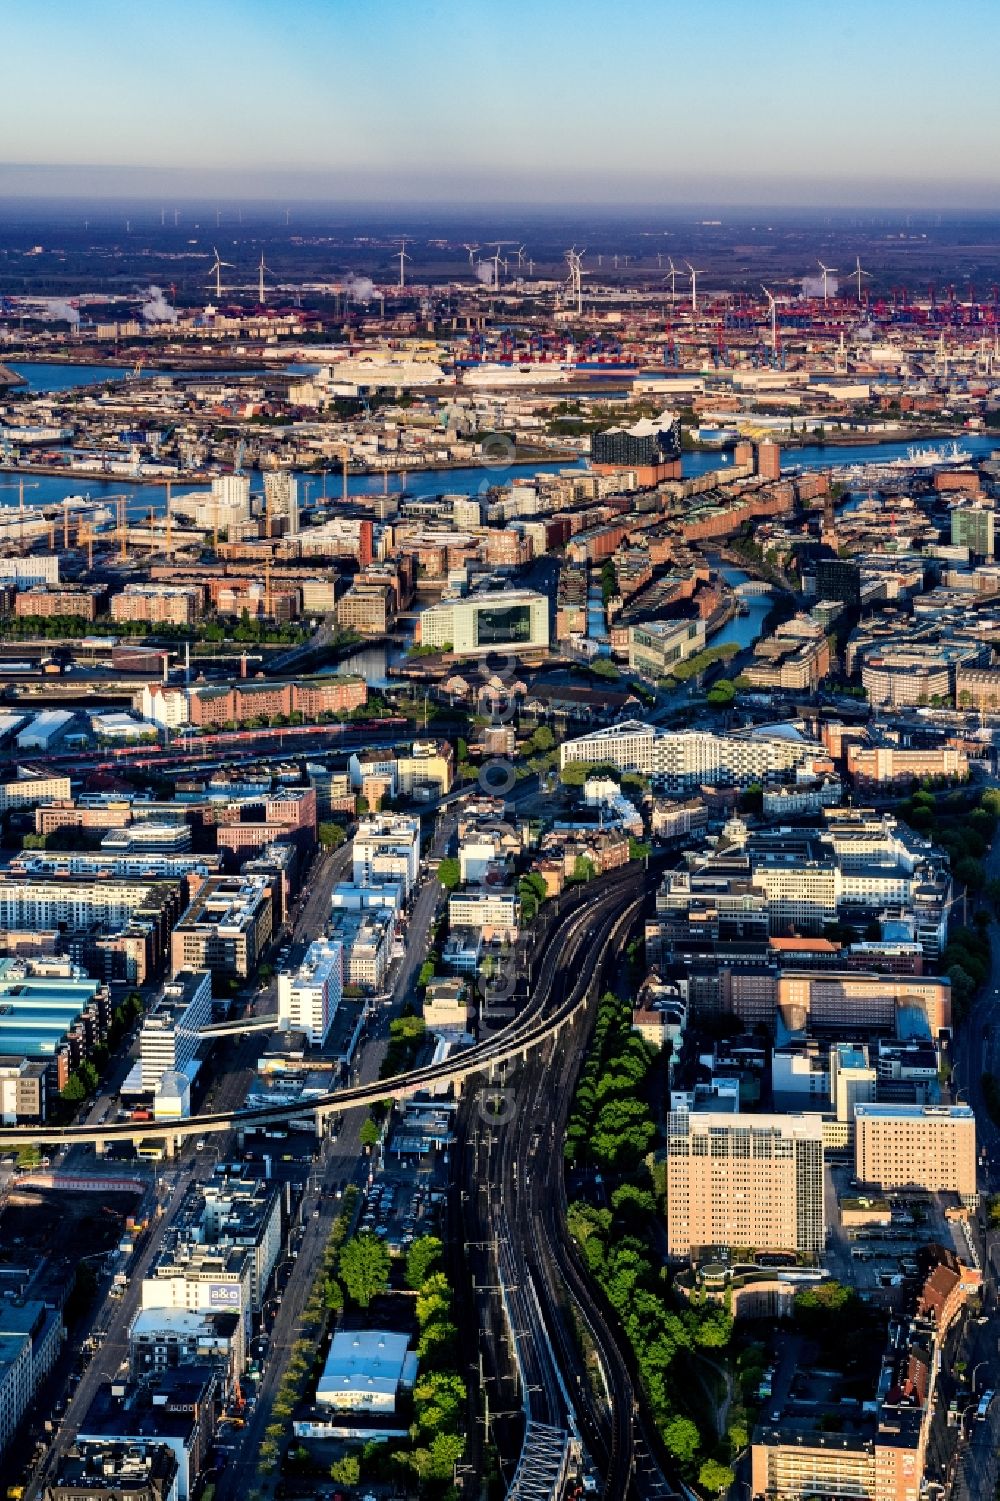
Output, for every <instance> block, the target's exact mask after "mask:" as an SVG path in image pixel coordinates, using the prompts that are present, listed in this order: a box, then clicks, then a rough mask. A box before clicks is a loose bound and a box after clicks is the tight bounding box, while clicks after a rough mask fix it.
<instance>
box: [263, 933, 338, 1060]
mask: <svg viewBox="0 0 1000 1501" xmlns="http://www.w3.org/2000/svg"><path fill="white" fill-rule="evenodd" d="M343 956H344V951H343V947H342V945H341V944H339V943H337V942H332V943H331V942H324V941H322V940H319V941H317V942H316V943H311V944H310V945H309V947H308V949H307V950H306V953H305V957H304V958H303V960H302V963H301V964H300V965H299V967H298V969H297V970H296V972H295V973H294V974H280V975H279V976H278V1021H279V1025H280V1026H282V1027H287V1028H289V1029H291V1030H292V1031H294V1032H304V1033H305V1034H306V1036H307V1037H308V1039H309V1041H310V1043H311V1044H312V1046H313V1047H322V1045H323V1043H324V1042H325V1041H326V1036H327V1033H328V1032H329V1030H330V1026H331V1024H332V1022H333V1018H334V1017H335V1016H336V1014H337V1007H338V1006H339V1005H340V1001H341V997H342V996H343V993H344V957H343Z"/></svg>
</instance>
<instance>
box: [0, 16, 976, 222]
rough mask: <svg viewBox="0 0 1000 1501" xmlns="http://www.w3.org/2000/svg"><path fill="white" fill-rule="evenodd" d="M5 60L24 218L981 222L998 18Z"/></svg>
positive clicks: (336, 28) (204, 39)
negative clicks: (843, 217) (305, 215)
mask: <svg viewBox="0 0 1000 1501" xmlns="http://www.w3.org/2000/svg"><path fill="white" fill-rule="evenodd" d="M956 37H961V39H962V44H961V45H956V44H955V38H956ZM4 39H5V48H6V54H7V56H8V58H9V59H11V60H16V63H17V66H16V67H11V68H9V69H8V70H7V72H6V73H5V79H4V89H3V91H2V95H0V140H2V141H3V151H4V155H5V157H6V159H7V164H6V165H0V194H7V195H13V196H17V197H23V198H32V197H52V196H64V197H65V196H67V195H73V196H76V197H81V198H90V199H97V198H103V197H133V196H138V197H158V196H160V195H163V196H169V195H174V196H176V195H181V196H183V197H184V198H186V199H188V200H191V199H194V198H202V197H203V198H206V199H216V198H219V197H223V198H227V199H229V200H231V201H234V202H237V201H246V200H248V199H249V200H258V201H259V200H261V199H269V200H272V201H275V202H279V201H285V202H287V201H289V200H290V199H291V200H293V201H299V202H307V201H310V202H311V201H317V200H319V201H327V200H330V199H334V200H336V199H343V200H345V201H349V202H351V203H358V204H361V203H364V204H368V203H370V204H378V203H383V202H385V200H386V199H391V200H392V201H393V202H395V203H400V204H403V203H424V204H445V203H452V202H463V201H465V202H470V201H472V202H476V203H489V204H493V205H507V204H518V205H528V204H532V203H537V204H546V205H553V206H558V205H563V204H572V205H577V206H580V205H585V204H590V205H607V206H609V207H610V206H621V207H627V206H637V205H642V204H658V205H670V204H672V203H675V204H676V203H684V204H688V203H697V204H703V205H713V206H717V207H719V208H725V207H756V206H760V205H781V206H786V207H789V208H795V207H802V208H824V207H829V208H854V209H863V208H869V209H872V210H879V209H896V208H899V209H904V210H905V209H912V210H921V209H922V210H928V211H939V210H940V211H949V210H955V209H975V208H979V209H992V208H1000V168H998V167H997V166H995V165H993V164H992V162H993V157H992V153H991V152H990V151H989V149H988V148H989V146H990V145H992V143H994V142H995V141H997V140H998V139H1000V96H998V94H997V91H996V90H993V89H990V88H989V87H979V88H975V87H972V86H970V82H969V49H970V48H971V49H973V55H982V56H984V57H986V56H989V55H991V52H992V49H993V44H994V43H995V42H997V41H1000V7H998V6H997V5H996V4H995V0H955V3H954V4H953V5H952V6H951V7H950V8H949V9H948V11H947V13H946V12H945V11H944V10H943V8H942V7H940V6H939V5H938V4H937V3H936V0H909V3H908V4H907V5H906V6H905V7H903V6H900V5H894V4H888V5H876V6H870V5H868V4H867V3H865V0H842V4H841V5H840V6H838V7H837V9H836V11H835V12H830V11H821V10H817V9H814V8H811V7H804V6H802V5H801V4H799V3H797V0H760V3H759V4H758V5H756V6H753V7H750V6H747V5H746V4H745V3H741V0H704V3H702V4H701V5H699V6H694V7H688V8H682V7H681V6H680V5H679V4H678V3H676V0H675V3H674V4H664V3H663V0H619V4H618V5H617V6H616V7H615V8H614V10H613V11H612V10H611V9H609V8H608V7H607V6H606V5H604V4H600V3H598V0H573V3H570V0H548V3H546V4H542V5H536V4H532V3H531V0H508V3H507V4H506V5H505V6H504V7H503V8H502V9H500V8H498V7H497V6H496V5H495V4H494V3H490V0H463V3H459V0H435V3H434V4H433V5H431V6H419V7H418V6H414V5H412V4H407V3H405V0H382V3H380V5H379V6H378V7H363V8H359V7H356V6H353V5H351V4H349V3H348V0H286V3H285V4H284V5H282V6H281V7H280V9H279V8H276V7H275V6H274V5H273V4H272V3H271V0H213V3H212V4H211V5H208V6H205V5H204V4H201V3H197V4H196V3H195V0H176V3H175V5H174V6H172V7H171V8H170V11H169V13H164V12H161V11H159V10H156V9H153V8H138V7H135V6H133V5H130V4H129V3H128V0H91V3H90V4H88V5H86V6H79V5H78V4H75V3H71V0H47V3H46V4H45V5H44V6H41V7H39V6H38V5H37V3H36V0H7V4H6V5H5V7H4ZM984 158H985V159H986V160H987V161H989V162H990V163H991V165H990V166H989V167H984V166H981V165H980V164H981V163H982V162H983V160H984Z"/></svg>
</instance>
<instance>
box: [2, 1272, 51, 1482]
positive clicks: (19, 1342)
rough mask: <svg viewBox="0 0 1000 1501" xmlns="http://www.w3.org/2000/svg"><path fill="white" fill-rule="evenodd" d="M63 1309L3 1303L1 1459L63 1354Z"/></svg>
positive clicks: (32, 1303)
mask: <svg viewBox="0 0 1000 1501" xmlns="http://www.w3.org/2000/svg"><path fill="white" fill-rule="evenodd" d="M62 1337H63V1321H62V1314H61V1312H59V1311H57V1310H56V1309H54V1308H49V1307H47V1305H46V1304H45V1303H43V1302H41V1301H36V1300H35V1299H29V1300H27V1301H25V1302H16V1303H15V1302H3V1303H0V1460H2V1459H3V1457H4V1456H5V1455H6V1453H7V1450H8V1448H9V1446H10V1441H11V1439H12V1438H13V1437H14V1434H15V1433H16V1432H17V1429H18V1427H19V1425H20V1423H21V1420H22V1419H23V1417H24V1415H25V1412H26V1411H27V1409H28V1406H29V1405H30V1403H31V1401H32V1400H33V1398H34V1396H35V1393H36V1392H37V1391H38V1388H39V1387H40V1386H41V1384H42V1382H43V1381H44V1380H45V1378H46V1376H48V1374H49V1372H50V1371H51V1370H52V1367H53V1365H54V1364H55V1361H56V1357H57V1356H58V1354H59V1347H60V1345H61V1343H62Z"/></svg>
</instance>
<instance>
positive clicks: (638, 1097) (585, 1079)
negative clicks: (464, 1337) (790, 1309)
mask: <svg viewBox="0 0 1000 1501" xmlns="http://www.w3.org/2000/svg"><path fill="white" fill-rule="evenodd" d="M631 1021H632V1017H631V1006H630V1005H629V1004H628V1003H627V1002H623V1001H621V1000H619V999H618V998H617V997H616V996H614V995H611V994H606V995H604V996H603V997H602V998H601V1001H600V1004H599V1007H598V1014H597V1019H596V1022H595V1027H594V1032H593V1037H592V1040H591V1045H590V1048H589V1049H588V1054H587V1059H586V1062H585V1064H584V1067H583V1070H582V1072H581V1075H580V1079H579V1082H578V1085H577V1090H576V1094H575V1097H574V1102H573V1110H572V1113H571V1116H570V1120H569V1124H568V1127H567V1133H566V1148H565V1150H566V1157H567V1159H568V1161H569V1162H570V1163H572V1164H574V1165H575V1166H577V1167H580V1166H584V1165H588V1166H594V1167H599V1168H600V1170H601V1172H602V1174H603V1175H604V1179H605V1182H606V1185H607V1187H608V1188H609V1190H610V1207H609V1208H603V1207H601V1208H598V1207H596V1206H595V1205H593V1204H591V1203H588V1202H585V1201H583V1200H576V1201H574V1202H573V1203H571V1204H570V1206H569V1211H568V1225H569V1230H570V1233H571V1234H572V1235H573V1237H574V1239H575V1240H576V1242H577V1244H578V1245H579V1247H580V1251H581V1254H582V1257H583V1260H584V1262H585V1264H586V1266H587V1268H588V1269H589V1271H590V1273H591V1275H592V1276H593V1278H594V1280H595V1281H596V1282H597V1283H598V1284H599V1286H600V1287H601V1289H602V1290H603V1292H604V1295H605V1297H606V1298H607V1300H608V1302H609V1304H610V1305H611V1307H612V1309H613V1310H614V1311H615V1313H616V1315H617V1317H618V1320H619V1322H620V1324H621V1327H622V1330H623V1331H624V1333H625V1336H626V1338H627V1339H628V1342H629V1344H630V1346H631V1348H632V1351H633V1354H634V1356H635V1361H636V1365H637V1366H638V1369H639V1374H640V1377H641V1380H642V1385H643V1390H644V1392H645V1396H646V1399H647V1401H648V1403H649V1407H650V1410H651V1412H652V1413H653V1416H654V1418H655V1420H656V1423H657V1426H658V1428H659V1430H660V1432H661V1434H662V1436H663V1441H664V1444H665V1445H666V1447H667V1449H668V1450H669V1451H670V1453H671V1454H672V1455H673V1456H674V1458H675V1459H676V1460H677V1463H678V1466H679V1467H680V1469H681V1470H682V1473H683V1474H684V1475H685V1478H687V1479H688V1480H689V1481H690V1482H692V1483H697V1484H698V1485H699V1486H700V1488H701V1489H702V1490H703V1491H705V1492H706V1493H708V1494H711V1495H714V1494H716V1493H717V1492H719V1491H721V1490H724V1489H726V1488H727V1487H728V1486H729V1485H730V1484H731V1483H732V1479H733V1472H732V1469H731V1468H730V1465H729V1460H730V1458H731V1457H732V1456H733V1455H734V1454H735V1453H736V1452H738V1450H739V1449H740V1448H741V1447H743V1446H744V1445H745V1443H746V1431H745V1427H743V1426H741V1425H740V1424H739V1423H734V1425H733V1426H732V1428H731V1430H730V1432H729V1433H728V1434H727V1437H726V1439H725V1441H724V1442H723V1443H721V1444H719V1443H718V1442H717V1441H716V1438H715V1433H714V1427H713V1414H712V1412H710V1411H702V1410H701V1409H700V1408H699V1406H698V1405H697V1403H696V1402H695V1401H694V1400H692V1394H693V1393H697V1392H698V1391H700V1390H701V1381H700V1380H699V1377H698V1376H697V1375H696V1374H695V1373H694V1371H693V1362H694V1361H695V1360H697V1359H702V1360H708V1359H711V1357H709V1356H708V1353H707V1352H709V1351H719V1352H721V1351H723V1350H725V1348H726V1347H727V1345H728V1344H729V1341H730V1337H731V1334H732V1319H731V1318H730V1316H729V1314H728V1312H727V1311H726V1309H725V1308H722V1307H720V1306H718V1305H716V1304H713V1303H708V1302H702V1303H699V1302H690V1301H685V1300H684V1299H682V1298H680V1297H679V1296H677V1295H675V1293H674V1291H673V1289H672V1287H671V1285H670V1283H669V1282H668V1281H667V1280H666V1278H665V1274H664V1272H663V1269H662V1257H661V1254H660V1249H659V1225H660V1223H661V1221H662V1212H661V1211H662V1204H661V1202H660V1200H661V1188H662V1170H655V1168H654V1158H653V1155H652V1153H653V1148H654V1146H655V1143H656V1139H657V1124H656V1120H655V1119H654V1116H653V1112H652V1109H651V1107H650V1095H651V1093H652V1092H653V1089H654V1088H655V1080H656V1078H657V1072H658V1071H657V1066H656V1055H654V1053H653V1051H652V1050H651V1049H650V1048H649V1046H648V1044H646V1043H645V1042H644V1041H643V1040H642V1038H640V1037H639V1036H638V1035H637V1034H636V1033H634V1032H633V1031H632V1029H631Z"/></svg>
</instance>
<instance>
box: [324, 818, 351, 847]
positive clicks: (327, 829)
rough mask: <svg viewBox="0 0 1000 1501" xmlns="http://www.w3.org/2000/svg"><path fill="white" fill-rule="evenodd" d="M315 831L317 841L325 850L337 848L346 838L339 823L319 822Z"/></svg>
mask: <svg viewBox="0 0 1000 1501" xmlns="http://www.w3.org/2000/svg"><path fill="white" fill-rule="evenodd" d="M317 833H318V836H319V842H320V844H321V845H322V846H323V848H324V849H325V850H336V849H339V848H340V846H341V845H342V844H343V842H344V840H345V839H346V838H347V835H346V834H345V832H344V830H343V829H342V828H341V827H340V824H339V823H321V824H320V826H319V829H318V830H317Z"/></svg>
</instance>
